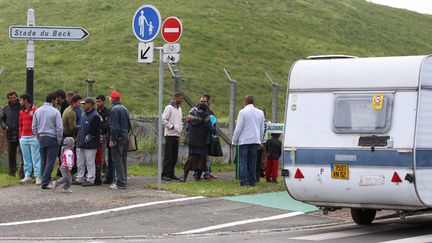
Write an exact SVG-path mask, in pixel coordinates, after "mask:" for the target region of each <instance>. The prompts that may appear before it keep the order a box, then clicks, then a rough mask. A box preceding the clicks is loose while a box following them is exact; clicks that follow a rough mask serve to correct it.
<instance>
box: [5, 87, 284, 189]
mask: <svg viewBox="0 0 432 243" xmlns="http://www.w3.org/2000/svg"><path fill="white" fill-rule="evenodd" d="M120 98H121V97H120V93H119V92H117V91H112V92H111V93H110V95H109V101H110V103H111V105H112V107H111V109H108V108H107V107H106V105H105V101H106V98H105V96H104V95H99V96H97V97H96V100H94V99H93V98H91V97H86V98H84V99H83V98H82V97H81V96H80V95H78V94H75V93H74V92H72V91H68V92H65V91H64V90H57V91H55V92H53V93H49V94H48V95H47V96H46V99H45V103H44V104H43V105H42V106H41V107H39V108H37V107H36V106H34V105H33V99H32V97H31V96H30V95H28V94H23V95H21V96H20V98H19V99H18V95H17V93H16V92H15V91H11V92H9V93H8V94H7V99H8V104H7V105H6V106H5V107H3V109H2V113H1V117H0V125H1V126H2V128H3V129H5V131H6V140H7V145H8V146H7V147H8V155H9V171H8V173H9V174H10V175H11V176H15V174H16V171H17V166H16V153H17V148H18V147H20V148H21V152H22V158H23V165H22V166H20V168H22V171H23V172H22V173H20V178H21V179H22V180H21V182H23V183H29V182H31V181H32V175H34V176H35V183H36V184H37V185H41V188H42V189H51V188H52V189H56V188H57V187H58V186H60V185H63V189H64V191H65V192H70V191H71V190H70V186H71V184H72V185H81V186H94V185H101V184H102V183H103V182H105V183H107V184H110V186H109V187H110V188H111V189H124V188H126V186H127V151H128V134H129V132H130V130H131V123H130V118H129V112H128V110H127V109H126V107H125V106H123V105H122V104H121V101H120ZM183 101H184V95H183V94H182V93H181V92H176V93H175V94H174V95H173V98H172V100H171V102H170V103H169V104H168V105H167V106H166V107H165V109H164V111H163V113H162V124H163V126H164V137H165V148H164V161H163V170H162V180H165V181H172V180H174V181H180V182H185V181H186V179H187V177H188V174H189V172H190V171H191V170H192V171H193V178H194V179H195V180H201V178H203V179H205V180H211V179H216V178H217V177H216V176H214V175H213V174H212V173H211V163H210V159H209V155H210V143H211V138H212V136H217V134H216V125H217V119H216V117H215V115H214V113H213V112H212V111H211V110H210V104H211V96H210V95H208V94H205V95H203V96H201V98H200V102H199V103H198V105H196V106H195V107H193V108H191V109H190V111H189V114H188V116H187V117H186V119H185V124H183V112H182V109H181V104H182V102H183ZM244 104H245V107H244V108H243V109H242V110H241V111H240V112H239V114H238V117H237V125H236V127H235V130H234V134H233V137H232V143H233V145H238V146H239V163H240V185H241V186H246V185H249V186H255V185H256V182H257V180H259V175H258V176H257V168H259V166H257V164H259V162H258V161H260V159H259V158H258V157H260V156H258V151H259V149H260V148H262V147H263V146H262V145H263V144H264V145H265V151H266V155H267V156H266V157H267V159H266V166H265V167H266V169H265V178H266V181H267V182H277V176H278V160H279V157H280V155H281V146H282V143H281V141H280V140H279V139H278V137H279V136H278V134H272V138H271V139H269V140H267V141H266V142H264V143H263V140H264V129H265V128H264V119H265V118H264V113H263V111H262V110H260V109H258V108H256V107H255V106H254V98H253V96H250V95H248V96H246V97H245V99H244ZM184 127H185V128H186V133H187V135H186V141H185V144H186V145H187V146H188V149H189V155H188V157H187V161H186V163H185V165H184V168H183V176H182V177H177V176H176V175H175V165H176V163H177V160H178V150H179V145H180V136H181V134H182V130H183V128H184ZM57 158H58V160H59V168H58V171H57V176H58V177H61V178H60V179H59V180H57V181H51V173H52V171H53V168H54V165H55V161H56V160H57ZM257 162H258V163H257ZM102 171H104V172H105V173H104V174H105V180H104V181H103V179H102ZM86 172H87V174H86ZM74 173H75V174H76V175H75V180H74V181H73V182H72V174H74ZM258 173H259V172H258Z"/></svg>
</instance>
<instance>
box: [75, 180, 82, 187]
mask: <svg viewBox="0 0 432 243" xmlns="http://www.w3.org/2000/svg"><path fill="white" fill-rule="evenodd" d="M82 184H83V183H82V182H81V181H77V180H75V181H72V185H77V186H81V185H82Z"/></svg>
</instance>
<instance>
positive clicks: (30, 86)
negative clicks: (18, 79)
mask: <svg viewBox="0 0 432 243" xmlns="http://www.w3.org/2000/svg"><path fill="white" fill-rule="evenodd" d="M35 24H36V23H35V14H34V10H33V9H29V10H27V26H34V25H35ZM34 57H35V53H34V41H33V40H27V61H26V63H27V70H26V93H27V94H29V95H30V96H31V97H32V99H33V100H34V96H33V95H34Z"/></svg>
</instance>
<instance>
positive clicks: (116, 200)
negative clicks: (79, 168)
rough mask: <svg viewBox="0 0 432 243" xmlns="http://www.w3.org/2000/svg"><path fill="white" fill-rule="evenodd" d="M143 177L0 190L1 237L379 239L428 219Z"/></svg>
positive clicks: (420, 230) (417, 230)
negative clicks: (149, 186)
mask: <svg viewBox="0 0 432 243" xmlns="http://www.w3.org/2000/svg"><path fill="white" fill-rule="evenodd" d="M143 181H144V180H143V178H133V179H131V186H130V187H129V189H127V190H117V191H112V190H109V189H108V187H107V186H103V187H91V188H82V187H78V186H74V187H73V190H74V192H73V193H71V194H64V193H61V192H52V191H49V190H40V189H39V188H38V187H36V186H34V185H25V186H17V187H11V188H4V189H0V205H1V210H0V240H7V241H14V240H17V241H18V240H28V241H35V240H43V241H52V242H56V241H58V240H63V241H64V242H68V241H73V240H78V241H83V240H88V241H92V242H108V241H113V242H124V241H126V240H127V241H137V242H143V241H146V242H154V241H158V242H173V241H175V242H189V241H191V240H192V239H194V241H197V242H203V241H205V242H230V241H231V242H238V241H240V240H244V239H247V240H250V241H251V242H263V241H268V240H269V239H271V241H272V242H286V241H292V242H307V241H317V240H320V241H328V242H336V241H340V242H346V241H347V239H349V241H353V242H360V241H362V242H364V241H363V240H364V239H369V240H368V241H370V242H381V241H387V240H394V239H400V238H404V237H405V238H406V237H417V236H419V235H422V234H427V233H429V234H430V231H428V230H427V229H428V228H427V227H430V222H431V220H432V217H429V216H420V217H415V218H410V219H408V220H404V221H400V220H385V221H383V220H381V221H377V223H376V225H373V226H372V227H359V226H356V225H353V224H352V223H350V219H349V218H347V217H346V215H344V211H342V214H340V213H334V214H333V217H324V216H322V215H321V214H318V213H311V212H310V211H311V210H314V208H313V207H310V206H305V205H301V204H298V203H297V202H295V201H290V200H288V199H286V198H285V199H284V197H286V196H287V194H285V193H273V194H264V195H255V196H242V197H230V198H204V197H185V196H183V195H177V194H173V193H170V192H158V191H154V190H146V189H144V188H143V186H142V185H143V184H142V183H143ZM266 199H268V200H266ZM278 201H283V202H284V203H275V202H278ZM340 216H343V217H340ZM298 237H311V238H298ZM347 237H348V238H347ZM429 241H432V238H431V237H430V238H429Z"/></svg>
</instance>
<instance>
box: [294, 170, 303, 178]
mask: <svg viewBox="0 0 432 243" xmlns="http://www.w3.org/2000/svg"><path fill="white" fill-rule="evenodd" d="M294 178H295V179H303V178H304V176H303V173H302V172H301V171H300V169H299V168H297V170H296V173H295V175H294Z"/></svg>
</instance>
